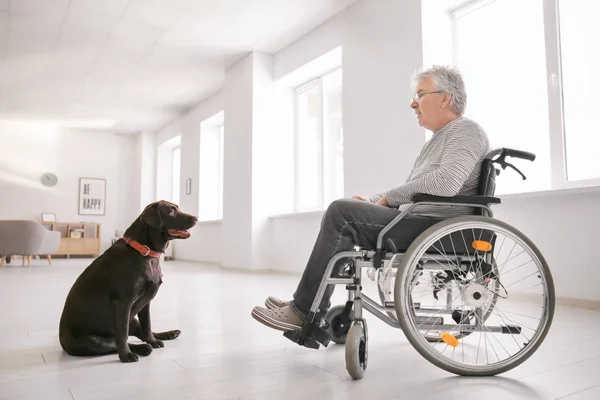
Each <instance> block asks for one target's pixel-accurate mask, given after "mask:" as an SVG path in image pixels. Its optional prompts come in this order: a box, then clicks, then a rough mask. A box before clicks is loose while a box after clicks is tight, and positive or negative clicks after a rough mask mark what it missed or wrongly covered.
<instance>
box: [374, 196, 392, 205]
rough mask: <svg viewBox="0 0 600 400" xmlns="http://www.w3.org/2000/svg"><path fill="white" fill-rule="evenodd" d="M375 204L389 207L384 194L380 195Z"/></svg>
mask: <svg viewBox="0 0 600 400" xmlns="http://www.w3.org/2000/svg"><path fill="white" fill-rule="evenodd" d="M377 204H379V205H380V206H384V207H389V206H390V203H388V201H387V197H386V196H382V197H381V198H380V199H379V200H378V201H377Z"/></svg>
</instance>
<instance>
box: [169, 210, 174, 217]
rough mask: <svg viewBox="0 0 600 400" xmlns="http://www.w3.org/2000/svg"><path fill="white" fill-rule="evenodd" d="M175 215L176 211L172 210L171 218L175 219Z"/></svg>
mask: <svg viewBox="0 0 600 400" xmlns="http://www.w3.org/2000/svg"><path fill="white" fill-rule="evenodd" d="M175 213H176V211H175V209H173V210H171V212H170V213H169V215H170V216H171V217H174V216H175Z"/></svg>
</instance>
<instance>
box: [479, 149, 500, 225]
mask: <svg viewBox="0 0 600 400" xmlns="http://www.w3.org/2000/svg"><path fill="white" fill-rule="evenodd" d="M496 176H498V170H497V169H496V167H495V166H494V163H493V162H492V158H485V159H484V160H483V162H482V163H481V174H480V175H479V183H478V186H477V194H478V195H479V196H494V193H495V192H496ZM484 213H485V211H484V209H482V208H476V209H475V214H476V215H484Z"/></svg>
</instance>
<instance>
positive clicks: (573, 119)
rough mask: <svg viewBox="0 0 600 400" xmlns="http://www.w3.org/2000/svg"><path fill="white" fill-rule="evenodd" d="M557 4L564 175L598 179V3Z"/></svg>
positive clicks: (570, 0)
mask: <svg viewBox="0 0 600 400" xmlns="http://www.w3.org/2000/svg"><path fill="white" fill-rule="evenodd" d="M558 5H559V14H558V16H559V24H560V38H559V40H560V51H561V58H560V61H561V69H562V77H561V78H562V96H563V108H564V117H563V118H564V131H565V153H566V154H565V157H566V172H567V178H568V180H569V181H576V180H586V179H598V178H600V162H598V147H599V146H600V135H599V133H600V132H599V131H598V122H597V111H596V104H597V103H598V102H597V95H598V93H599V92H600V81H598V79H597V77H596V75H597V71H598V70H599V69H600V50H599V49H598V47H599V46H598V39H600V26H599V25H598V23H597V20H596V19H597V16H598V13H600V2H598V1H595V0H583V1H582V0H568V1H564V0H560V1H559V2H558ZM586 164H587V165H586Z"/></svg>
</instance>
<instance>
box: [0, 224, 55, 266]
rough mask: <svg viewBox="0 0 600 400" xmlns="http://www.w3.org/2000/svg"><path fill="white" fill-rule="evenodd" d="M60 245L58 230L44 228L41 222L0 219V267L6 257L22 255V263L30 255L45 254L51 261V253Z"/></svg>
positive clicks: (29, 259) (29, 262)
mask: <svg viewBox="0 0 600 400" xmlns="http://www.w3.org/2000/svg"><path fill="white" fill-rule="evenodd" d="M59 246H60V232H53V231H50V230H48V229H46V228H45V227H44V226H43V225H42V224H40V223H39V222H35V221H26V220H3V221H0V258H1V259H0V267H2V266H3V265H4V264H5V262H6V257H11V256H22V257H23V265H25V260H28V266H31V257H32V256H35V255H45V256H47V258H48V263H51V255H52V254H54V253H56V252H57V251H58V247H59Z"/></svg>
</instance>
